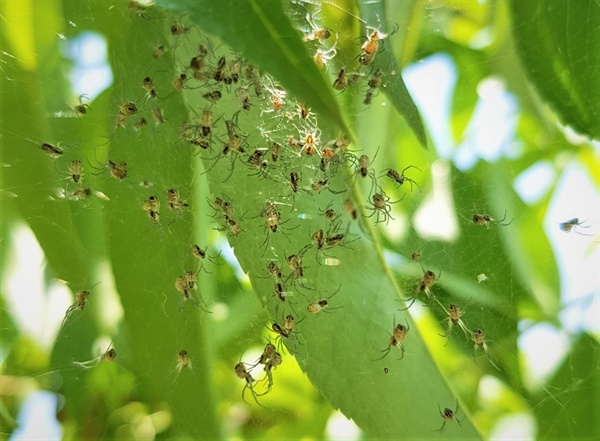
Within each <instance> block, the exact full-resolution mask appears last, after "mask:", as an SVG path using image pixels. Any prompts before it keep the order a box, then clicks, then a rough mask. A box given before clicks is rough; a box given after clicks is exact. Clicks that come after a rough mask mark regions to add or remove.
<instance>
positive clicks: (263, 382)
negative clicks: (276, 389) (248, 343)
mask: <svg viewBox="0 0 600 441" xmlns="http://www.w3.org/2000/svg"><path fill="white" fill-rule="evenodd" d="M281 363H282V357H281V353H280V352H278V351H277V348H276V347H275V345H273V344H272V343H270V342H269V343H267V344H266V345H265V348H264V349H263V352H262V354H261V355H260V357H259V358H258V360H256V361H255V362H254V363H252V364H249V363H244V362H242V361H240V362H238V363H237V364H236V365H235V366H234V369H233V370H234V372H235V375H237V377H238V378H241V379H242V380H244V382H245V384H244V388H243V389H242V400H244V401H246V398H245V393H246V390H247V389H248V390H250V392H251V393H252V396H253V398H254V401H256V403H257V404H258V405H260V406H262V404H260V402H259V401H258V397H260V396H263V395H266V394H268V393H269V392H271V390H272V389H273V384H274V380H273V370H274V369H276V368H277V366H279V365H280V364H281ZM259 365H262V366H263V371H264V374H265V375H264V377H263V378H262V379H260V380H257V379H255V378H254V377H253V376H252V373H251V372H252V371H253V370H254V369H255V368H256V367H258V366H259Z"/></svg>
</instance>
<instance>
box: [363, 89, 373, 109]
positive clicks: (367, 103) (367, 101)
mask: <svg viewBox="0 0 600 441" xmlns="http://www.w3.org/2000/svg"><path fill="white" fill-rule="evenodd" d="M373 96H374V94H373V90H372V89H369V90H367V93H366V94H365V99H364V100H363V104H364V105H365V106H370V105H371V103H372V102H373Z"/></svg>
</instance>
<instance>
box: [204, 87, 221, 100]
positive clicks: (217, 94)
mask: <svg viewBox="0 0 600 441" xmlns="http://www.w3.org/2000/svg"><path fill="white" fill-rule="evenodd" d="M222 96H223V95H222V94H221V91H219V90H213V91H212V92H207V93H205V94H204V95H202V98H204V99H205V100H207V101H210V102H211V103H216V102H217V101H219V100H220V99H221V97H222Z"/></svg>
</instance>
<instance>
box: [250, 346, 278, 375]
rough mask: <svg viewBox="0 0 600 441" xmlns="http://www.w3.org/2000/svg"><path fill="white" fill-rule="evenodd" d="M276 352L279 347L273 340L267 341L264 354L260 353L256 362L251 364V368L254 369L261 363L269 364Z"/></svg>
mask: <svg viewBox="0 0 600 441" xmlns="http://www.w3.org/2000/svg"><path fill="white" fill-rule="evenodd" d="M276 352H277V348H276V347H275V346H274V345H273V344H272V343H271V342H269V343H267V344H266V345H265V348H264V349H263V352H262V354H260V357H259V358H258V360H256V362H255V363H254V364H252V365H250V368H251V369H253V368H255V367H256V366H258V365H259V364H267V363H268V362H269V360H270V359H271V358H273V356H274V355H275V353H276Z"/></svg>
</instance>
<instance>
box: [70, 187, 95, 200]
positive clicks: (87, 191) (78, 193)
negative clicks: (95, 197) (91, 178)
mask: <svg viewBox="0 0 600 441" xmlns="http://www.w3.org/2000/svg"><path fill="white" fill-rule="evenodd" d="M91 195H92V189H91V188H89V187H86V188H78V189H77V190H75V191H73V193H71V194H70V195H68V197H67V199H72V200H75V201H81V200H83V199H89V197H90V196H91Z"/></svg>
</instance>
